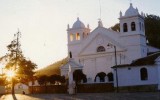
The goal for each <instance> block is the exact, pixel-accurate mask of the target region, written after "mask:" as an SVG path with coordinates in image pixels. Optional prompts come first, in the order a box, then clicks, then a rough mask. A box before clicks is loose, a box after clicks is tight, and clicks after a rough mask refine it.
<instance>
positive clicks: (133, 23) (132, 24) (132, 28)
mask: <svg viewBox="0 0 160 100" xmlns="http://www.w3.org/2000/svg"><path fill="white" fill-rule="evenodd" d="M131 30H132V31H135V30H136V24H135V22H132V23H131Z"/></svg>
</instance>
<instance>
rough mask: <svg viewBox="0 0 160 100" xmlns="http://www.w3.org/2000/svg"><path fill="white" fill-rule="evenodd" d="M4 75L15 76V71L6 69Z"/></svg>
mask: <svg viewBox="0 0 160 100" xmlns="http://www.w3.org/2000/svg"><path fill="white" fill-rule="evenodd" d="M6 75H7V76H8V77H14V76H15V72H14V71H13V70H8V71H7V73H6Z"/></svg>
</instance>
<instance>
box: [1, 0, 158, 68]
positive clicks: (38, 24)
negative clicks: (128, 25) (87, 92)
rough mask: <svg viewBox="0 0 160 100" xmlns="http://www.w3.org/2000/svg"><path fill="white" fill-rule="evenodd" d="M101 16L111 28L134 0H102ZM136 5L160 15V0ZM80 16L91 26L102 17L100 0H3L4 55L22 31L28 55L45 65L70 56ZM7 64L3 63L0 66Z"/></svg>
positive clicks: (94, 26) (2, 53)
mask: <svg viewBox="0 0 160 100" xmlns="http://www.w3.org/2000/svg"><path fill="white" fill-rule="evenodd" d="M100 2H101V19H102V22H103V25H104V26H105V27H107V28H109V27H111V26H113V25H114V24H115V23H118V17H119V12H120V10H121V11H122V13H123V14H124V13H125V11H126V10H127V9H128V7H129V3H130V0H100ZM132 3H133V6H134V7H137V8H138V9H139V12H141V11H143V12H144V13H148V14H155V15H158V16H160V6H159V4H160V0H132ZM77 17H79V18H80V20H81V21H82V22H83V23H84V24H85V25H87V24H89V25H90V28H91V30H93V29H94V28H96V27H97V24H98V19H99V18H100V5H99V0H0V56H3V55H5V53H7V49H6V46H7V45H8V44H9V43H10V42H11V41H12V39H13V36H14V34H15V33H16V32H17V31H18V28H19V30H20V32H21V35H22V36H21V39H20V41H21V45H22V46H21V48H22V50H23V53H24V55H25V56H26V57H27V58H29V59H31V60H32V61H33V62H34V63H36V64H37V65H38V68H42V67H45V66H47V65H49V64H52V63H54V62H55V61H58V60H60V59H63V58H65V57H66V56H67V31H66V29H67V24H69V25H70V27H72V25H73V23H74V22H75V21H76V19H77ZM2 67H3V66H2V65H1V66H0V68H2Z"/></svg>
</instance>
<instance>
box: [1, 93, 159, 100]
mask: <svg viewBox="0 0 160 100" xmlns="http://www.w3.org/2000/svg"><path fill="white" fill-rule="evenodd" d="M0 100H160V92H146V93H141V92H139V93H78V94H76V95H68V94H32V95H31V94H30V95H23V94H15V95H11V94H7V95H3V96H1V97H0Z"/></svg>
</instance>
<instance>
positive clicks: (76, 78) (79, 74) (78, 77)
mask: <svg viewBox="0 0 160 100" xmlns="http://www.w3.org/2000/svg"><path fill="white" fill-rule="evenodd" d="M73 80H74V81H75V82H76V85H77V84H78V83H80V82H81V80H83V81H84V82H85V81H86V75H85V74H83V72H82V70H75V71H74V72H73Z"/></svg>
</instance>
